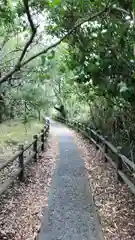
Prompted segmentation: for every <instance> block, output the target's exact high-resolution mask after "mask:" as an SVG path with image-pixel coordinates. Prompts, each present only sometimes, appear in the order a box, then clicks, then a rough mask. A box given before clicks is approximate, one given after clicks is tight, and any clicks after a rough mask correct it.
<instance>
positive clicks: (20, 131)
mask: <svg viewBox="0 0 135 240" xmlns="http://www.w3.org/2000/svg"><path fill="white" fill-rule="evenodd" d="M42 128H43V123H41V122H37V121H31V122H29V123H27V124H26V125H24V124H22V123H21V122H19V121H7V122H5V123H2V124H1V125H0V160H4V158H7V157H9V156H12V155H13V154H14V153H15V152H16V151H17V149H18V145H19V144H25V145H26V144H28V143H29V142H31V141H32V138H33V135H34V134H37V133H39V132H40V131H41V129H42Z"/></svg>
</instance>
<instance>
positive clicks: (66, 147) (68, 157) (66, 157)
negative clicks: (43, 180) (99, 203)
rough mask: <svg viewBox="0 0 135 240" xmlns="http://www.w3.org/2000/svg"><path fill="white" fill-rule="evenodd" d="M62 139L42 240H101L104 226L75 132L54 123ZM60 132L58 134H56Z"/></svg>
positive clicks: (40, 238)
mask: <svg viewBox="0 0 135 240" xmlns="http://www.w3.org/2000/svg"><path fill="white" fill-rule="evenodd" d="M53 130H54V131H55V133H57V135H58V136H59V145H60V160H59V161H58V162H57V166H56V170H55V174H54V177H53V181H52V185H51V188H50V194H49V200H48V209H47V210H45V212H44V217H43V219H42V227H41V231H40V234H39V238H38V239H39V240H101V239H103V237H102V233H101V229H100V224H99V222H98V218H97V216H96V211H95V206H94V203H93V199H92V194H91V191H90V187H89V183H88V178H87V172H86V169H85V166H84V161H83V160H82V158H81V157H80V156H79V153H78V150H77V146H76V145H75V144H74V142H73V137H72V132H71V131H70V130H68V129H67V128H66V127H63V126H62V125H59V124H58V125H55V124H54V123H53V124H52V131H53ZM56 130H57V131H56Z"/></svg>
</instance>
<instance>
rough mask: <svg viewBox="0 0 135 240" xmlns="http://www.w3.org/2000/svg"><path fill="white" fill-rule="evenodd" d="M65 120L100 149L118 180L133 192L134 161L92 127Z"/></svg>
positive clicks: (134, 186) (134, 182)
mask: <svg viewBox="0 0 135 240" xmlns="http://www.w3.org/2000/svg"><path fill="white" fill-rule="evenodd" d="M65 122H66V124H67V125H68V126H70V127H73V128H75V129H76V130H78V131H79V132H81V133H82V134H83V135H84V136H85V137H86V138H88V139H89V140H90V141H91V142H92V143H93V144H94V145H95V146H96V149H97V150H98V149H100V150H101V152H102V153H103V156H104V159H105V162H107V161H109V162H110V163H111V164H112V166H113V167H114V168H115V170H116V173H117V177H118V180H119V181H120V182H121V183H125V184H127V185H128V187H129V188H130V190H131V192H132V193H133V194H135V163H134V162H132V161H131V160H129V159H128V158H127V157H126V156H124V155H123V154H121V153H120V149H119V148H116V147H115V146H114V145H113V144H111V143H110V142H108V141H107V140H106V139H105V138H104V137H103V136H101V135H99V134H98V133H97V132H96V131H94V130H93V129H90V128H89V127H86V126H84V125H83V124H81V123H79V122H76V121H68V120H65Z"/></svg>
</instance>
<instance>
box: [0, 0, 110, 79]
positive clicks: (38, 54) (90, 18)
mask: <svg viewBox="0 0 135 240" xmlns="http://www.w3.org/2000/svg"><path fill="white" fill-rule="evenodd" d="M23 2H24V4H25V8H26V13H27V16H28V19H29V22H30V24H32V23H33V22H32V19H31V17H30V15H29V14H30V13H29V8H28V3H27V2H28V1H27V0H23ZM26 3H27V4H26ZM109 9H110V7H109V6H106V7H105V8H104V9H103V10H102V11H100V12H98V13H95V14H94V15H92V16H88V17H87V18H85V19H82V20H81V21H79V22H77V23H76V24H75V26H74V27H73V28H71V29H70V30H69V31H68V32H67V33H66V34H65V35H64V36H63V37H62V38H61V39H59V40H58V41H56V42H55V43H53V44H52V45H50V46H49V47H47V48H45V49H43V50H42V51H40V52H39V53H37V54H34V55H33V56H32V57H30V58H29V59H27V60H26V61H24V62H22V63H21V60H22V59H23V57H24V55H25V52H26V50H27V48H28V46H29V45H30V44H31V40H32V39H33V38H34V37H33V38H32V36H33V34H32V36H31V38H30V39H29V41H28V42H27V44H26V46H25V47H24V51H23V53H22V55H21V57H20V60H19V62H18V63H19V64H17V65H16V66H15V67H14V68H13V69H12V70H11V71H9V72H8V73H7V74H6V75H5V76H3V77H1V78H0V84H1V83H3V82H6V81H8V78H10V77H11V76H12V75H13V74H14V73H15V72H17V71H18V70H20V68H22V67H23V66H25V65H26V64H28V63H29V62H31V61H32V60H34V59H35V58H37V57H39V56H40V55H42V54H45V53H47V52H48V51H49V50H51V49H52V48H55V47H56V46H57V45H59V44H60V43H61V42H63V41H64V40H65V39H66V38H67V37H69V36H70V35H71V34H72V33H73V32H74V30H76V29H77V28H78V27H80V26H81V25H82V24H84V23H86V22H88V21H92V20H94V19H95V18H97V17H99V16H101V15H102V14H103V13H105V12H106V11H107V10H109ZM33 26H34V25H31V29H32V30H34V29H35V28H33ZM34 31H35V30H34ZM34 36H35V34H34Z"/></svg>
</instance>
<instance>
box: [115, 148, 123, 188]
mask: <svg viewBox="0 0 135 240" xmlns="http://www.w3.org/2000/svg"><path fill="white" fill-rule="evenodd" d="M116 156H117V159H116V165H117V179H118V181H120V182H121V183H122V182H123V179H122V178H121V176H120V175H119V173H118V170H121V171H122V167H123V166H122V159H121V156H120V155H119V151H118V154H117V155H116Z"/></svg>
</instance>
